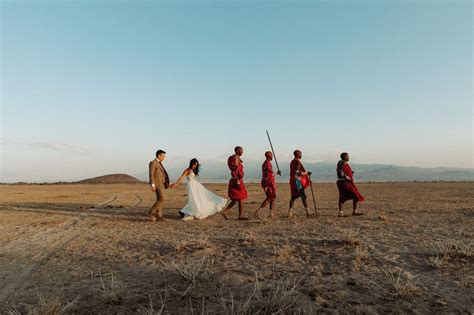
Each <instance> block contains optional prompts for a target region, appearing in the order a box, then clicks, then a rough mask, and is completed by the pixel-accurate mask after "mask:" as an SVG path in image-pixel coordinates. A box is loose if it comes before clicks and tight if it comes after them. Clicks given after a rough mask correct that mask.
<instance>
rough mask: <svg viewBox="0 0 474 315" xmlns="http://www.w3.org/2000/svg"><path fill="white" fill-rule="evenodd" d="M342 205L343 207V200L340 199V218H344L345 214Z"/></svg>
mask: <svg viewBox="0 0 474 315" xmlns="http://www.w3.org/2000/svg"><path fill="white" fill-rule="evenodd" d="M342 205H343V202H342V201H341V199H339V217H343V216H344V212H342Z"/></svg>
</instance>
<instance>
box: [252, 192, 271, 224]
mask: <svg viewBox="0 0 474 315" xmlns="http://www.w3.org/2000/svg"><path fill="white" fill-rule="evenodd" d="M269 202H270V199H269V197H267V199H265V201H264V202H262V204H261V205H260V207H259V208H258V209H257V210H256V211H255V216H256V217H257V218H258V219H262V217H261V216H260V214H261V213H262V211H263V209H264V208H265V207H266V206H267V205H268V203H269ZM270 208H271V206H270ZM270 211H271V209H270Z"/></svg>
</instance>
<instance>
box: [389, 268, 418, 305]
mask: <svg viewBox="0 0 474 315" xmlns="http://www.w3.org/2000/svg"><path fill="white" fill-rule="evenodd" d="M381 271H382V273H383V274H384V275H385V277H386V279H387V281H388V287H387V288H384V290H385V292H386V293H387V294H388V295H389V296H391V297H394V298H396V297H400V298H405V299H409V298H413V297H415V296H418V295H419V294H420V293H421V291H422V290H421V287H420V286H419V284H418V282H416V281H413V280H412V279H410V278H408V277H407V276H406V275H404V274H403V270H402V269H401V268H399V269H398V271H397V270H394V269H393V268H390V267H389V268H381Z"/></svg>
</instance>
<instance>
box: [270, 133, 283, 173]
mask: <svg viewBox="0 0 474 315" xmlns="http://www.w3.org/2000/svg"><path fill="white" fill-rule="evenodd" d="M267 137H268V141H269V142H270V147H271V148H272V153H273V157H274V158H275V164H276V166H277V169H278V172H280V166H278V161H277V157H276V155H275V151H274V150H273V144H272V140H271V139H270V134H269V133H268V130H267ZM280 173H281V172H280Z"/></svg>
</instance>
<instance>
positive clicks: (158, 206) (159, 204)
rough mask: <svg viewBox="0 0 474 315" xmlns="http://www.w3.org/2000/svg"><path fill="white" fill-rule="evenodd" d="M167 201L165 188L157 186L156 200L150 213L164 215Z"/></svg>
mask: <svg viewBox="0 0 474 315" xmlns="http://www.w3.org/2000/svg"><path fill="white" fill-rule="evenodd" d="M164 203H165V188H164V187H159V186H158V187H156V202H155V203H154V204H153V206H152V207H151V209H150V214H151V215H154V216H156V217H157V218H161V217H163V204H164Z"/></svg>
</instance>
